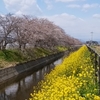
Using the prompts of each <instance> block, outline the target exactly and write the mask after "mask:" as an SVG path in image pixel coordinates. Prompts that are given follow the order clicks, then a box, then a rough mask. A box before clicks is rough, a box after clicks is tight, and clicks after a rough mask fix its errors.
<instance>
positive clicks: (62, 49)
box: [57, 46, 67, 51]
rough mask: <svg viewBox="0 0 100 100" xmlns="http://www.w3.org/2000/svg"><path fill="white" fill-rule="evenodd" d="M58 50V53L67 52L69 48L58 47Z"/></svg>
mask: <svg viewBox="0 0 100 100" xmlns="http://www.w3.org/2000/svg"><path fill="white" fill-rule="evenodd" d="M57 50H58V51H66V50H67V48H66V47H64V46H58V47H57Z"/></svg>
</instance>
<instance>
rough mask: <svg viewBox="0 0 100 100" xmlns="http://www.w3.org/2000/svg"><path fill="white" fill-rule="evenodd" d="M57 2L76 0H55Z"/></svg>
mask: <svg viewBox="0 0 100 100" xmlns="http://www.w3.org/2000/svg"><path fill="white" fill-rule="evenodd" d="M56 1H57V2H59V1H60V2H73V1H76V0H56Z"/></svg>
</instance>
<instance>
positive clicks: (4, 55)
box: [0, 47, 67, 69]
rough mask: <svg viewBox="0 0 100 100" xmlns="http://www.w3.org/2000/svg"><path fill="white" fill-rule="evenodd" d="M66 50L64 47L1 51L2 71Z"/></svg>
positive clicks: (0, 64) (0, 63)
mask: <svg viewBox="0 0 100 100" xmlns="http://www.w3.org/2000/svg"><path fill="white" fill-rule="evenodd" d="M66 49H67V48H64V47H58V48H57V49H56V50H49V49H46V48H28V49H25V50H23V51H21V50H18V49H9V50H0V69H1V68H7V67H11V66H15V65H16V64H19V63H24V62H27V61H30V60H35V59H38V58H41V57H46V56H48V55H51V54H55V53H57V52H61V51H65V50H66Z"/></svg>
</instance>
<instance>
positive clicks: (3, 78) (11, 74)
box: [0, 52, 64, 88]
mask: <svg viewBox="0 0 100 100" xmlns="http://www.w3.org/2000/svg"><path fill="white" fill-rule="evenodd" d="M63 55H64V52H60V53H57V54H53V55H49V56H47V57H42V58H39V59H36V60H32V61H28V62H25V63H23V64H18V65H16V66H12V67H9V68H4V69H1V70H0V88H2V87H3V86H7V85H8V84H11V83H12V82H14V81H17V80H18V79H19V78H23V77H25V76H27V75H29V74H31V73H33V72H35V71H37V70H39V69H42V68H43V67H44V66H46V65H49V64H50V63H52V62H54V61H56V60H57V59H59V58H61V57H62V56H63Z"/></svg>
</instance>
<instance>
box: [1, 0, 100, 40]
mask: <svg viewBox="0 0 100 100" xmlns="http://www.w3.org/2000/svg"><path fill="white" fill-rule="evenodd" d="M7 13H13V14H17V15H20V14H26V15H33V16H36V17H42V18H48V19H49V20H50V21H52V22H54V23H55V24H56V25H59V26H60V27H61V28H63V29H64V30H65V32H66V33H67V34H69V35H70V36H72V37H74V38H78V39H80V40H90V39H91V34H93V40H99V41H100V0H0V14H7ZM91 32H92V33H91Z"/></svg>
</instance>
